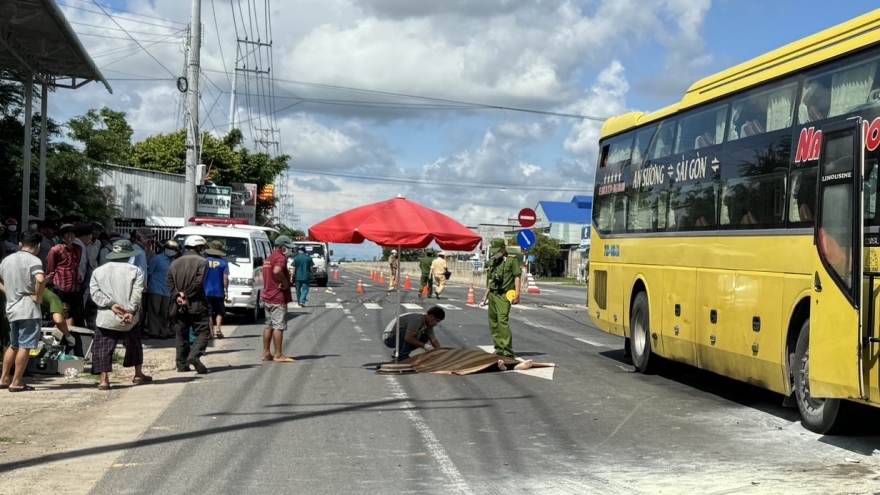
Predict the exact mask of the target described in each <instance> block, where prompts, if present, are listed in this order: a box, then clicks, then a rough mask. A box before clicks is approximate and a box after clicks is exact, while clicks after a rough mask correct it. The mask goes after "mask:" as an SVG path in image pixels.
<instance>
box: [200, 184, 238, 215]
mask: <svg viewBox="0 0 880 495" xmlns="http://www.w3.org/2000/svg"><path fill="white" fill-rule="evenodd" d="M196 198H197V201H196V216H198V217H216V218H229V214H230V212H231V210H232V188H231V187H229V186H196Z"/></svg>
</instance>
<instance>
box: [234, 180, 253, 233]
mask: <svg viewBox="0 0 880 495" xmlns="http://www.w3.org/2000/svg"><path fill="white" fill-rule="evenodd" d="M232 218H240V219H242V220H247V221H248V223H249V224H251V225H255V224H256V223H257V185H256V184H244V183H241V182H235V183H233V184H232Z"/></svg>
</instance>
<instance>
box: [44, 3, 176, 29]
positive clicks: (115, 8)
mask: <svg viewBox="0 0 880 495" xmlns="http://www.w3.org/2000/svg"><path fill="white" fill-rule="evenodd" d="M77 1H78V2H83V3H93V2H91V0H77ZM59 5H62V4H59ZM103 6H104V7H107V8H108V9H113V10H115V11H117V12H125V13H126V14H130V15H134V16H138V17H145V18H147V19H156V20H159V21H165V22H171V23H174V24H180V25H181V26H186V24H187V23H185V22H180V21H174V20H171V19H166V18H164V17H156V16H153V15H147V14H140V13H138V12H132V11H130V10H125V9H120V8H119V7H114V6H112V5H103ZM68 7H71V8H74V9H75V8H77V7H73V6H72V5H68ZM98 7H101V5H98Z"/></svg>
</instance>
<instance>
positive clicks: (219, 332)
mask: <svg viewBox="0 0 880 495" xmlns="http://www.w3.org/2000/svg"><path fill="white" fill-rule="evenodd" d="M214 338H215V339H222V338H225V336H224V335H223V332H221V331H219V330H218V331H217V333H215V334H214Z"/></svg>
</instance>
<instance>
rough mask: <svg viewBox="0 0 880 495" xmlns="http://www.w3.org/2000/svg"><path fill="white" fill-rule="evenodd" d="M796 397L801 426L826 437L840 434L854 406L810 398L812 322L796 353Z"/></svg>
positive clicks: (803, 330) (805, 326)
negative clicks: (849, 410) (851, 407)
mask: <svg viewBox="0 0 880 495" xmlns="http://www.w3.org/2000/svg"><path fill="white" fill-rule="evenodd" d="M792 364H793V366H794V387H793V388H794V393H795V398H796V399H797V405H798V410H799V411H800V413H801V425H802V426H803V427H804V428H806V429H808V430H810V431H813V432H816V433H819V434H822V435H825V434H832V433H838V432H840V431H841V430H842V429H843V425H844V424H845V423H846V418H845V417H846V415H847V410H848V409H849V407H850V406H851V404H848V403H847V402H846V401H842V400H840V399H817V398H815V397H813V396H811V395H810V320H809V319H807V320H806V321H805V322H804V324H803V326H801V331H800V334H799V335H798V340H797V345H796V346H795V351H794V363H792Z"/></svg>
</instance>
